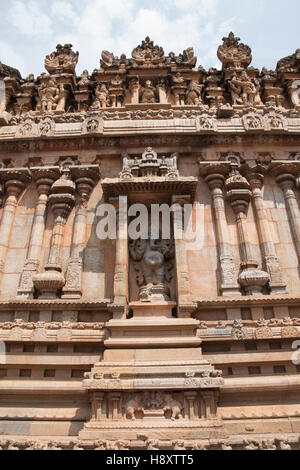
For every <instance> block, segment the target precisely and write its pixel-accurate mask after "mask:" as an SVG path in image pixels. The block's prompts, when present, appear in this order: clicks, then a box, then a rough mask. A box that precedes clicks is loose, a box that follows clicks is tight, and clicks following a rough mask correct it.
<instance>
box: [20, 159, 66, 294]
mask: <svg viewBox="0 0 300 470" xmlns="http://www.w3.org/2000/svg"><path fill="white" fill-rule="evenodd" d="M31 172H32V174H33V177H34V180H35V182H36V188H37V191H38V200H37V204H36V207H35V213H34V219H33V225H32V230H31V236H30V241H29V248H28V252H27V257H26V260H25V264H24V268H23V272H22V274H21V279H20V284H19V288H18V297H22V298H33V294H34V285H33V281H32V279H33V276H34V275H35V274H37V272H38V270H39V267H40V260H41V254H42V245H43V238H44V232H45V223H46V211H47V206H48V198H49V194H50V190H51V187H52V185H53V183H54V181H56V180H57V179H58V178H59V168H58V167H52V168H51V167H45V168H31Z"/></svg>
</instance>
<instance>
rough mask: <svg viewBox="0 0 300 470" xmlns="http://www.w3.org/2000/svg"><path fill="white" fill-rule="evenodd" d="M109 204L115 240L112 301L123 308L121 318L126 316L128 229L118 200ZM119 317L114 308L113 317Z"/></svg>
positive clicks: (112, 200)
mask: <svg viewBox="0 0 300 470" xmlns="http://www.w3.org/2000/svg"><path fill="white" fill-rule="evenodd" d="M109 202H110V204H112V205H113V206H114V207H115V209H116V223H117V238H116V255H115V275H114V290H113V292H114V301H113V305H114V306H116V307H118V306H121V307H124V308H123V309H122V311H121V316H126V314H127V308H128V269H129V254H128V227H127V211H126V212H125V211H123V210H122V207H121V206H120V199H119V198H110V199H109ZM119 315H120V309H119V308H116V310H115V313H114V316H118V317H119Z"/></svg>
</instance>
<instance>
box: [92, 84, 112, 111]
mask: <svg viewBox="0 0 300 470" xmlns="http://www.w3.org/2000/svg"><path fill="white" fill-rule="evenodd" d="M95 95H96V98H95V100H94V103H93V106H92V108H93V109H101V108H107V107H108V105H109V91H108V89H107V87H106V85H105V83H102V84H99V85H98V86H97V88H96V90H95Z"/></svg>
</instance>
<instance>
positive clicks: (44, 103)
mask: <svg viewBox="0 0 300 470" xmlns="http://www.w3.org/2000/svg"><path fill="white" fill-rule="evenodd" d="M59 93H60V90H59V88H58V87H57V85H56V82H55V80H53V79H52V78H51V79H50V80H49V82H48V84H45V83H44V84H43V85H41V86H40V88H39V90H38V94H39V99H40V106H41V111H42V112H43V113H44V112H46V111H53V110H54V109H55V108H56V103H57V98H58V95H59Z"/></svg>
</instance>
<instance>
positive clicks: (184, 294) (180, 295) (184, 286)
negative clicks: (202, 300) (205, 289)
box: [172, 196, 192, 317]
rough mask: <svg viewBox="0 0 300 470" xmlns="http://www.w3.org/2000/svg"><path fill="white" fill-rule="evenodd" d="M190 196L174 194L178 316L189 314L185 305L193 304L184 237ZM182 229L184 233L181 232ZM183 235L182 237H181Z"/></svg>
mask: <svg viewBox="0 0 300 470" xmlns="http://www.w3.org/2000/svg"><path fill="white" fill-rule="evenodd" d="M190 202H191V197H190V196H173V198H172V204H173V205H174V204H177V206H178V210H177V211H175V213H174V234H176V233H177V234H179V238H178V239H176V237H175V240H174V243H175V258H176V277H177V302H178V316H179V317H183V316H184V315H185V313H186V314H188V316H190V315H189V312H188V309H187V310H186V309H185V308H183V307H184V306H186V307H187V306H188V305H191V303H192V300H191V288H190V277H189V272H188V264H187V252H186V243H185V240H184V237H183V230H182V229H183V222H184V217H183V206H184V204H190ZM180 231H182V234H180V233H179V232H180ZM180 235H182V237H180Z"/></svg>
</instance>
